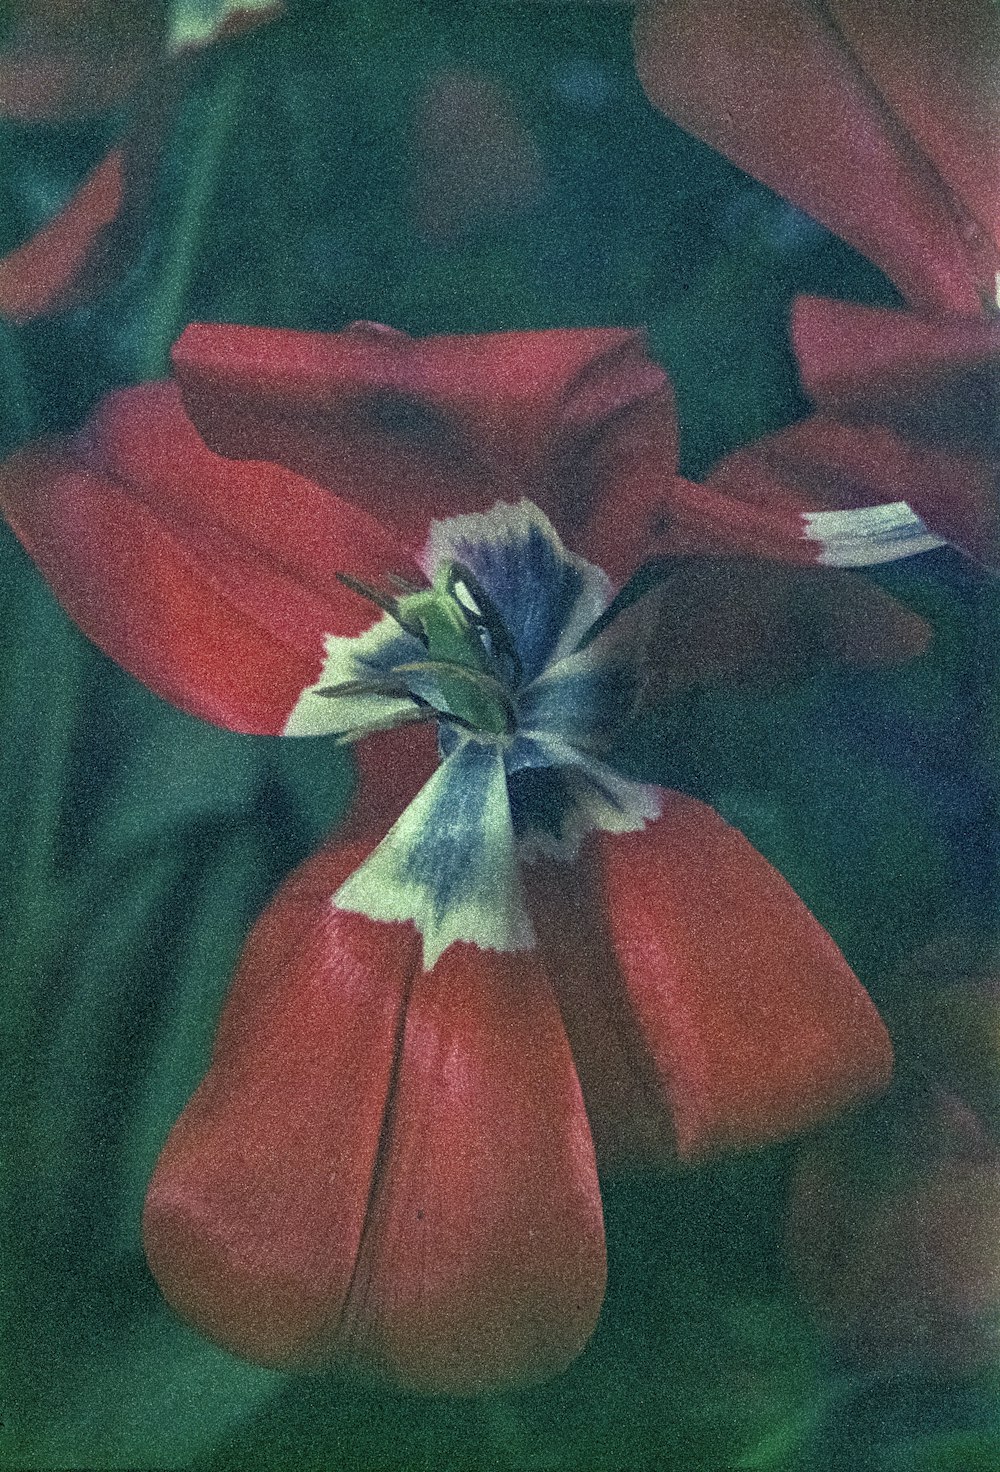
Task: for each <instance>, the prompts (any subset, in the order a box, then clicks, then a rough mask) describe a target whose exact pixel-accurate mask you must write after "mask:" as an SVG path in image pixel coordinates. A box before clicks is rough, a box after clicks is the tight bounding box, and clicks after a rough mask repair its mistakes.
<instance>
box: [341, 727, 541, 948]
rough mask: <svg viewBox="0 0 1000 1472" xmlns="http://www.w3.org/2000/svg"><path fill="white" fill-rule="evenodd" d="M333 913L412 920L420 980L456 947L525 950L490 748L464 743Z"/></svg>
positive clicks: (503, 794) (523, 917) (346, 887)
mask: <svg viewBox="0 0 1000 1472" xmlns="http://www.w3.org/2000/svg"><path fill="white" fill-rule="evenodd" d="M333 903H334V904H335V905H337V906H338V907H339V908H340V909H342V910H352V911H355V912H356V913H358V914H361V915H368V916H369V917H370V918H371V919H372V920H412V921H413V922H414V924H415V925H416V927H417V929H418V930H419V931H420V933H421V935H422V936H423V938H424V967H425V969H427V970H429V969H430V968H431V967H432V966H433V965H434V962H435V961H436V960H437V958H438V957H439V956H440V955H441V953H442V951H444V950H445V949H446V947H448V946H450V945H451V943H452V942H453V941H456V940H464V941H471V942H473V943H474V944H475V945H477V946H480V947H481V948H482V949H483V950H491V951H520V950H527V949H528V948H529V947H531V946H532V945H534V941H535V937H534V932H533V930H532V926H531V921H530V919H529V917H528V912H527V909H526V908H525V903H524V896H523V893H522V890H521V881H520V875H519V873H518V867H517V859H516V856H515V852H514V832H513V826H512V823H511V815H510V802H509V799H508V796H507V781H506V774H505V771H504V765H503V754H502V752H501V750H500V748H499V746H498V745H497V744H496V743H495V742H484V741H478V740H476V739H474V738H473V739H466V740H464V741H463V742H462V743H461V744H460V745H459V746H458V747H457V748H456V750H455V751H454V752H453V753H452V754H451V756H449V757H448V758H447V759H446V760H445V761H444V762H443V763H442V764H441V766H440V767H438V769H437V771H436V772H435V773H434V775H433V777H431V779H430V781H428V782H427V783H426V784H425V785H424V786H423V787H422V788H421V790H420V792H418V793H417V796H416V797H415V798H414V799H413V801H412V802H411V803H410V805H409V807H408V808H406V810H405V811H404V813H403V814H402V816H401V817H400V818H399V819H398V820H397V821H396V823H395V824H394V825H393V826H392V828H390V830H389V832H388V833H387V834H386V836H385V838H383V840H382V842H381V843H380V844H379V845H378V847H377V848H376V849H375V850H374V852H373V853H372V854H371V855H370V856H369V857H368V859H366V861H365V862H364V863H363V864H362V865H361V867H360V868H359V869H356V870H355V871H354V873H353V874H351V875H350V876H349V878H348V879H346V880H345V882H344V883H343V884H342V885H341V887H340V889H338V891H337V893H336V894H335V895H334V897H333Z"/></svg>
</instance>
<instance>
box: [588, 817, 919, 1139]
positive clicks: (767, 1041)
mask: <svg viewBox="0 0 1000 1472" xmlns="http://www.w3.org/2000/svg"><path fill="white" fill-rule="evenodd" d="M598 843H599V850H600V865H601V874H602V882H603V888H604V894H605V904H606V914H607V925H608V930H609V935H610V942H611V948H612V951H613V954H614V956H615V959H616V962H617V967H618V971H619V975H620V977H621V985H622V987H623V991H624V995H625V997H626V999H627V1004H628V1006H629V1007H630V1009H631V1011H632V1013H633V1016H634V1019H635V1026H636V1028H637V1031H638V1034H639V1035H640V1036H641V1038H642V1041H643V1044H644V1047H645V1050H646V1052H647V1054H648V1058H649V1060H650V1061H651V1064H652V1067H653V1070H654V1071H655V1075H656V1078H657V1081H658V1084H659V1087H660V1089H661V1090H662V1097H663V1099H664V1101H665V1104H666V1107H667V1109H668V1111H669V1115H670V1118H671V1120H672V1123H673V1130H674V1134H675V1137H676V1148H677V1152H678V1154H679V1155H680V1157H681V1158H682V1159H685V1160H690V1159H696V1158H699V1157H701V1156H704V1155H707V1154H710V1153H713V1152H714V1151H717V1150H723V1149H730V1148H734V1147H746V1146H749V1145H759V1144H764V1143H766V1142H768V1141H770V1140H776V1139H780V1138H782V1137H783V1136H785V1135H789V1134H792V1133H795V1132H796V1131H798V1130H802V1129H806V1128H808V1127H810V1126H811V1125H814V1124H816V1123H817V1122H818V1121H820V1120H823V1119H825V1118H826V1117H828V1116H829V1115H831V1114H834V1113H836V1112H837V1111H838V1110H839V1109H842V1108H844V1107H845V1106H846V1105H848V1104H850V1103H852V1102H854V1101H855V1100H857V1099H858V1098H861V1097H863V1096H864V1095H866V1094H869V1093H872V1092H874V1091H877V1090H879V1089H881V1088H883V1087H884V1086H885V1084H886V1083H887V1082H888V1079H889V1075H890V1072H891V1068H892V1051H891V1048H890V1045H889V1039H888V1036H887V1034H886V1031H885V1028H884V1027H883V1026H882V1023H881V1021H880V1020H879V1017H878V1014H877V1013H876V1011H875V1008H874V1007H873V1005H872V1003H871V1000H870V998H869V997H868V994H867V993H866V992H865V991H864V989H863V988H862V987H861V985H860V984H859V982H858V981H857V979H856V977H855V976H854V974H853V973H852V972H851V970H850V968H849V967H848V965H847V963H846V961H845V960H844V958H843V956H842V955H841V954H840V952H839V951H838V950H837V947H836V946H835V945H834V943H833V941H832V940H831V939H830V937H829V936H828V935H827V933H826V932H825V931H824V930H823V929H822V927H821V926H820V925H819V924H818V922H817V921H816V920H815V919H814V918H813V916H812V915H810V913H809V911H808V910H807V909H806V907H805V906H804V905H803V904H802V902H801V900H799V899H798V897H797V896H796V895H795V894H794V893H793V892H792V890H791V889H790V888H789V886H788V885H787V884H786V883H785V881H784V880H783V879H782V877H781V875H780V874H778V873H777V872H776V871H775V870H774V869H772V868H771V866H770V865H769V864H768V863H767V862H766V860H765V859H763V858H762V857H761V855H760V854H758V853H757V852H756V850H755V849H754V848H752V847H751V845H750V844H749V843H748V842H747V840H746V839H745V838H744V837H743V835H742V834H741V833H738V832H737V831H736V830H735V829H734V828H731V827H729V825H728V824H726V823H725V822H723V820H722V819H721V818H720V817H719V816H718V815H717V814H716V813H714V812H712V810H711V809H710V808H707V807H705V806H704V805H703V804H702V803H699V802H695V801H694V800H693V799H692V798H688V797H683V796H681V795H680V794H679V793H668V794H667V795H666V799H665V803H664V811H663V815H662V817H661V818H660V819H659V820H658V821H657V822H656V823H654V824H652V825H650V826H648V827H647V828H645V829H644V830H643V831H642V832H640V833H632V834H627V835H624V836H620V837H618V836H615V837H612V836H609V835H604V834H602V835H600V836H599V840H598Z"/></svg>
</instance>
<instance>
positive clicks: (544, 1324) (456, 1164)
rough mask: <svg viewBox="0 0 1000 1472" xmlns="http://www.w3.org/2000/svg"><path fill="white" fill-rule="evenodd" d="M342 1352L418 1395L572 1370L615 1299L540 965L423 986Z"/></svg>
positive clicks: (516, 960)
mask: <svg viewBox="0 0 1000 1472" xmlns="http://www.w3.org/2000/svg"><path fill="white" fill-rule="evenodd" d="M384 1148H385V1153H384V1157H383V1161H382V1165H381V1169H380V1175H379V1179H378V1182H377V1184H376V1188H375V1192H374V1195H373V1198H372V1204H371V1211H370V1215H369V1220H368V1224H367V1227H366V1231H365V1237H364V1240H363V1242H362V1246H361V1252H360V1257H359V1261H358V1268H357V1272H356V1275H355V1279H354V1283H353V1286H352V1291H351V1299H350V1303H349V1306H348V1309H347V1312H346V1314H345V1318H344V1325H343V1331H342V1332H343V1336H344V1345H345V1348H346V1349H347V1350H348V1351H349V1352H350V1353H351V1354H353V1355H357V1356H359V1357H360V1358H361V1359H363V1360H364V1361H366V1362H368V1363H371V1364H373V1365H375V1366H376V1367H378V1368H380V1369H382V1370H384V1371H386V1372H388V1373H390V1374H392V1375H393V1376H394V1377H395V1378H397V1379H401V1380H402V1381H404V1383H406V1384H408V1385H410V1386H411V1387H413V1388H416V1389H420V1390H447V1391H450V1392H452V1393H456V1392H457V1393H468V1392H472V1391H480V1390H484V1389H488V1388H491V1387H494V1386H499V1385H503V1384H506V1383H509V1382H512V1381H532V1380H538V1379H542V1378H544V1377H545V1376H546V1375H550V1374H554V1373H555V1372H556V1371H558V1370H560V1369H562V1368H563V1367H564V1366H565V1365H566V1364H567V1363H568V1362H569V1361H570V1360H571V1359H572V1358H573V1357H574V1356H575V1355H576V1354H577V1353H579V1351H580V1350H581V1349H582V1348H583V1345H584V1344H585V1343H586V1341H587V1339H588V1337H589V1335H590V1333H591V1331H592V1329H593V1327H594V1324H595V1322H596V1319H597V1315H598V1313H599V1311H600V1306H601V1301H602V1299H603V1296H604V1277H605V1261H604V1229H603V1220H602V1215H601V1203H600V1194H599V1191H598V1185H597V1174H596V1166H595V1163H594V1152H593V1146H592V1144H591V1139H590V1132H589V1129H588V1126H587V1120H586V1116H585V1114H584V1110H583V1101H582V1098H581V1094H580V1086H579V1083H578V1081H577V1077H576V1073H575V1070H574V1067H573V1061H572V1058H571V1056H570V1052H569V1047H568V1044H567V1041H566V1035H565V1032H564V1030H563V1026H562V1022H561V1021H560V1018H559V1013H558V1011H557V1009H556V1006H555V1002H554V1000H553V997H552V993H551V989H550V987H549V984H548V981H547V980H546V977H545V973H544V970H543V969H542V965H541V962H540V960H539V958H538V955H537V953H536V952H528V953H517V954H514V955H511V954H502V955H498V954H497V953H495V952H487V951H480V950H477V949H476V948H475V947H472V946H467V945H464V944H456V945H455V946H453V947H451V948H450V949H449V950H447V951H446V952H445V954H444V955H443V956H442V957H441V959H440V961H439V962H438V963H437V965H436V966H435V968H434V970H433V971H432V972H430V973H423V974H421V975H419V976H418V977H417V978H416V981H415V984H414V988H413V993H412V996H411V999H410V1004H409V1011H408V1016H407V1024H406V1037H405V1041H404V1045H403V1058H402V1064H401V1068H400V1073H399V1078H398V1082H397V1085H396V1092H395V1097H394V1100H393V1109H392V1113H391V1116H390V1119H389V1121H388V1124H387V1131H386V1138H385V1147H384Z"/></svg>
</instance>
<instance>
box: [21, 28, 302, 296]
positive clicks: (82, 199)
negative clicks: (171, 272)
mask: <svg viewBox="0 0 1000 1472" xmlns="http://www.w3.org/2000/svg"><path fill="white" fill-rule="evenodd" d="M279 8H280V0H274V3H273V4H262V3H261V0H246V3H244V4H239V3H233V4H231V5H229V6H228V7H227V8H226V10H225V12H224V14H223V17H222V19H221V20H220V21H219V22H218V23H217V24H216V25H215V27H214V29H212V30H211V31H209V32H208V33H205V34H200V35H198V36H181V37H179V38H178V42H177V44H176V45H174V46H173V47H171V44H170V38H169V36H168V27H167V13H166V12H167V6H166V5H165V4H161V3H156V0H154V3H152V4H151V3H149V0H132V3H121V0H19V3H16V4H15V6H14V17H13V24H12V27H11V29H10V31H9V33H8V34H7V35H6V36H5V37H4V41H3V43H2V44H0V115H6V116H8V117H14V118H18V119H19V120H22V121H24V122H60V121H65V120H68V119H72V118H77V117H81V116H87V115H90V114H94V113H102V112H105V111H107V110H109V109H110V108H112V107H116V106H118V105H119V104H121V103H123V102H125V101H128V100H130V99H131V100H132V101H133V111H134V118H133V120H132V122H131V123H130V124H129V125H128V126H127V127H126V129H125V131H124V133H123V134H122V137H121V138H120V140H119V141H118V143H117V144H116V145H115V147H113V148H112V149H111V150H110V151H109V153H108V154H107V155H106V156H105V157H104V158H103V159H102V160H101V162H100V163H99V164H97V165H96V166H95V167H94V168H93V169H92V170H91V172H90V173H89V174H88V175H87V177H86V178H85V179H84V181H83V183H82V184H81V185H80V186H79V188H78V189H77V190H76V191H75V192H74V193H73V195H72V196H71V197H70V199H69V201H68V203H67V204H65V205H64V206H63V208H62V209H61V210H60V211H59V212H58V214H56V215H55V216H54V217H53V218H52V219H51V220H50V221H48V223H47V224H45V225H44V226H43V227H42V228H41V229H40V230H39V231H37V232H36V234H35V235H33V236H31V237H30V239H28V240H27V241H25V242H24V244H23V245H20V246H18V247H17V249H15V250H13V251H10V252H9V253H8V254H7V255H6V256H4V257H2V258H0V316H3V317H6V318H7V319H8V320H10V321H12V322H18V323H21V322H28V321H31V320H32V319H33V318H36V317H44V316H49V315H51V314H52V313H54V312H60V311H65V310H67V309H68V308H70V307H76V306H80V305H81V304H83V303H85V302H88V301H90V300H91V299H92V298H93V297H94V296H96V295H99V294H100V292H101V291H103V290H104V289H105V288H106V287H107V286H109V285H110V284H112V283H113V282H114V281H115V280H116V279H117V278H118V277H119V276H120V275H121V274H122V273H123V272H124V271H125V270H126V269H127V268H128V266H129V265H130V264H131V262H132V260H133V258H134V256H135V253H136V250H137V249H138V246H139V244H140V243H141V240H142V233H143V227H144V223H145V217H146V214H147V211H148V206H149V200H150V194H151V191H152V188H153V184H154V181H155V177H156V170H157V167H158V164H159V160H160V153H161V150H162V147H163V143H164V140H165V139H166V137H167V135H168V132H169V129H170V125H171V122H172V120H173V117H174V113H175V110H176V107H177V104H178V101H179V99H180V96H181V94H182V93H183V91H184V89H185V88H186V87H187V85H188V84H189V82H190V76H191V71H192V68H193V66H195V65H196V64H197V60H198V59H199V58H200V56H201V55H202V53H203V52H204V50H205V49H206V48H207V47H209V46H210V45H211V44H212V43H213V42H215V41H217V40H222V39H225V38H227V37H229V36H234V35H238V34H242V33H243V32H244V31H246V30H248V29H250V28H252V27H254V26H256V25H259V24H260V23H261V22H263V21H265V20H269V19H271V18H272V17H273V16H274V15H275V14H276V13H277V11H278V9H279Z"/></svg>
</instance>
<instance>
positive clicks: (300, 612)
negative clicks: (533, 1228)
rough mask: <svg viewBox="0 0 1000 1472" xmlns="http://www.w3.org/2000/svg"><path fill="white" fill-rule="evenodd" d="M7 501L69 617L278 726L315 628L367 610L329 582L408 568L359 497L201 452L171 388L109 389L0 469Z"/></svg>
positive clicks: (153, 678)
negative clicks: (341, 572) (86, 413)
mask: <svg viewBox="0 0 1000 1472" xmlns="http://www.w3.org/2000/svg"><path fill="white" fill-rule="evenodd" d="M0 504H2V505H3V508H4V511H5V513H6V515H7V517H8V519H9V521H10V523H11V525H12V526H13V528H14V530H15V532H16V533H17V535H18V536H19V537H20V539H21V541H22V542H23V543H24V545H25V547H26V548H27V550H28V551H29V552H30V553H31V555H32V556H33V557H34V559H35V561H36V562H37V563H38V565H39V567H40V569H41V570H42V572H43V573H44V575H45V576H46V578H47V579H48V581H49V582H50V583H51V585H52V587H53V589H54V590H55V592H56V595H57V596H58V598H59V599H60V601H61V602H62V603H63V605H64V607H65V608H66V610H67V612H68V613H69V614H70V616H71V617H72V618H73V619H75V620H76V622H77V623H78V624H79V625H80V627H81V628H82V629H83V630H84V632H85V633H86V634H87V635H88V636H89V637H90V638H92V639H93V640H94V642H95V643H96V644H98V645H100V647H101V648H102V649H103V650H104V651H105V652H106V653H107V654H110V655H111V657H112V658H113V659H116V660H117V661H118V662H119V663H120V664H122V665H123V666H124V667H125V668H126V669H127V670H129V671H130V673H132V674H134V675H136V676H137V677H138V678H139V679H141V680H142V681H143V682H144V683H145V684H146V685H148V686H149V687H150V689H152V690H154V691H155V692H156V693H157V694H159V695H162V696H164V697H165V698H166V699H168V700H171V701H172V702H173V703H174V704H176V705H179V706H180V707H181V708H182V709H183V710H186V711H189V712H190V713H191V714H194V715H199V716H202V717H203V718H205V719H206V720H211V721H215V722H217V723H218V724H220V725H224V726H229V727H230V728H232V729H234V730H242V731H270V732H276V731H280V730H281V729H282V728H283V726H284V723H285V720H286V719H287V716H288V713H289V711H290V709H291V707H292V705H293V704H294V702H295V700H296V699H297V698H298V696H299V694H300V693H301V691H302V689H303V688H304V686H305V685H306V684H309V683H311V682H312V681H313V680H314V679H315V678H316V675H317V673H318V670H319V665H320V661H321V659H322V654H323V636H324V634H327V633H341V634H356V633H358V632H360V631H361V630H362V629H363V628H365V627H368V626H369V625H370V624H371V623H372V622H373V621H374V620H373V610H372V609H371V607H370V606H369V605H368V604H367V603H366V602H365V601H364V600H363V599H361V598H359V597H358V596H357V595H356V594H354V593H351V592H349V591H348V590H347V589H346V588H344V587H343V586H342V585H341V584H339V583H338V582H337V581H336V577H335V574H336V572H337V571H338V569H340V568H350V570H351V571H352V572H354V573H357V574H358V575H359V576H360V577H362V578H363V577H366V576H367V577H380V576H382V575H383V574H384V572H385V571H386V569H387V568H389V569H391V568H397V567H398V568H399V569H400V570H401V571H406V570H407V568H408V567H410V566H411V564H410V563H409V560H408V558H407V557H406V556H405V555H404V553H402V552H401V551H400V550H399V547H398V544H397V543H396V540H395V539H394V538H393V537H391V536H390V535H389V533H388V532H387V531H386V530H385V529H384V528H383V527H381V526H380V525H379V524H378V523H377V522H375V521H373V520H372V518H371V517H369V516H366V515H365V514H364V512H362V511H360V510H358V509H357V508H356V507H352V506H349V505H347V504H345V503H344V502H342V501H338V500H337V498H336V497H334V496H330V495H328V494H326V493H325V492H322V491H320V490H319V489H318V488H317V487H316V486H312V485H310V484H309V483H308V482H307V481H304V480H302V479H300V478H299V477H298V476H295V475H292V474H290V473H289V472H287V471H284V470H282V469H280V468H279V467H277V466H272V465H261V464H255V465H246V464H244V465H236V464H233V463H232V462H230V461H227V460H223V459H221V458H219V457H218V456H216V455H213V454H212V453H211V452H210V451H209V450H207V449H206V448H205V446H204V444H203V443H202V441H201V440H200V439H199V438H198V436H197V434H196V433H195V431H194V430H193V428H192V427H191V425H190V423H189V422H188V421H187V419H186V418H185V416H184V412H183V410H182V408H181V406H180V401H179V398H178V396H177V392H176V390H175V389H174V388H173V387H172V386H171V385H167V384H147V385H144V386H143V387H141V388H137V389H131V390H127V391H125V392H122V393H118V394H112V395H111V396H110V397H109V398H108V399H106V400H105V401H104V403H103V404H102V405H101V406H100V408H99V409H98V410H97V412H96V414H95V415H94V417H93V418H92V419H91V420H90V422H89V423H88V425H87V426H86V427H85V428H84V430H82V431H81V432H80V433H79V434H77V435H75V436H72V437H70V438H67V439H64V440H55V441H52V442H51V443H49V444H45V443H44V442H43V443H41V444H39V445H37V446H33V447H28V448H27V449H25V450H22V451H20V452H19V453H18V454H16V455H14V456H13V457H12V458H11V459H10V460H8V461H7V462H6V464H5V465H3V466H2V467H0Z"/></svg>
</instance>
